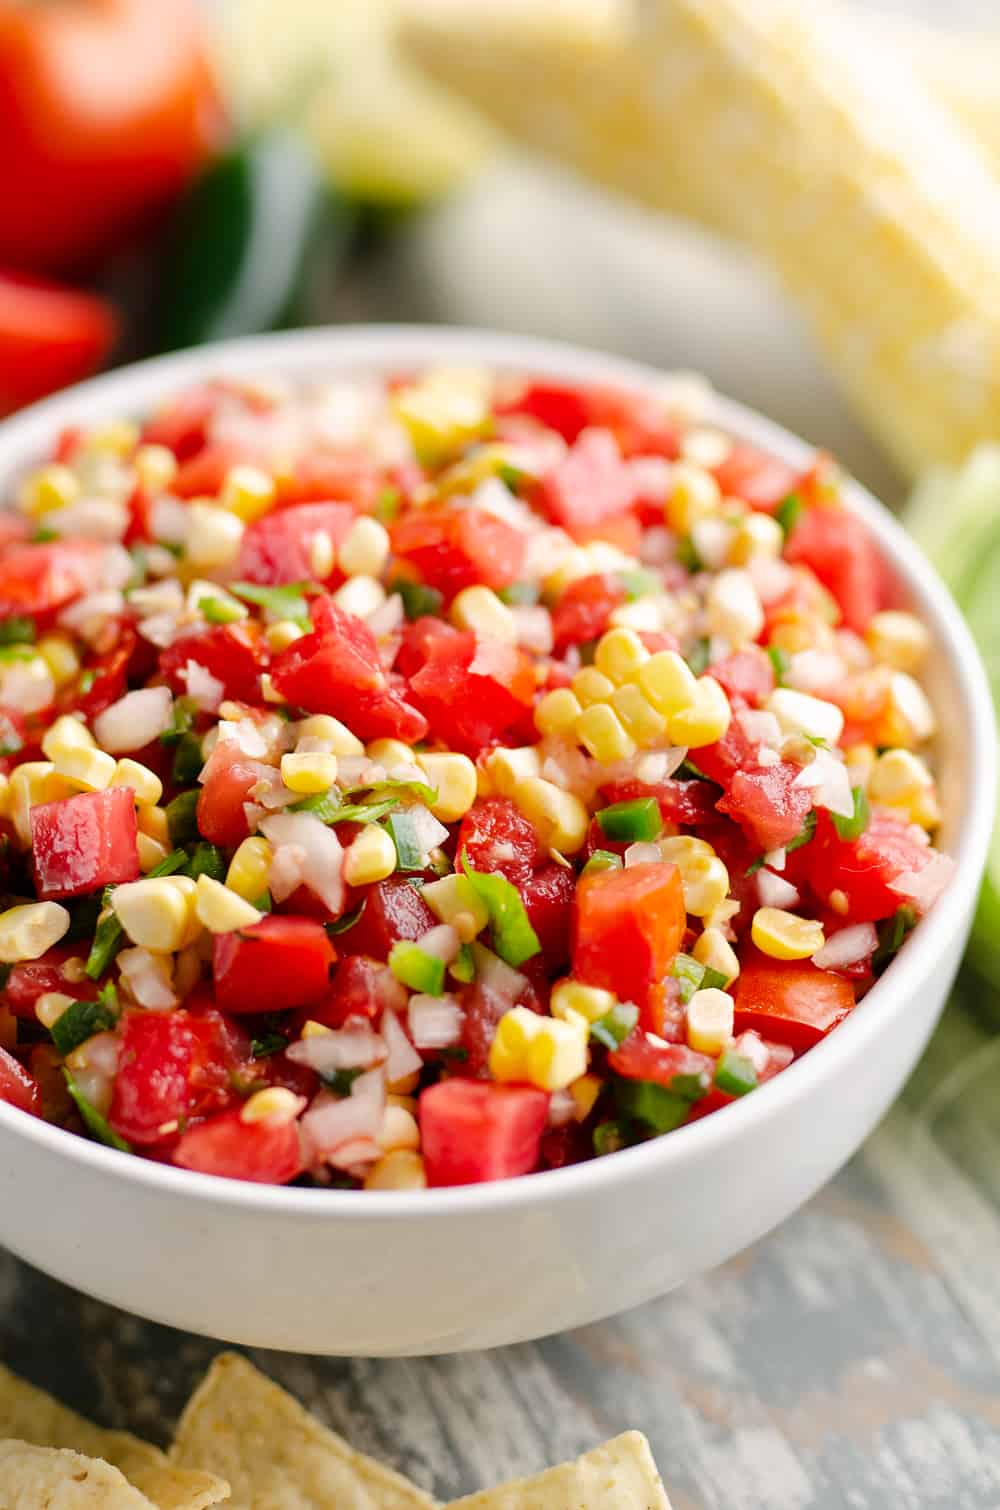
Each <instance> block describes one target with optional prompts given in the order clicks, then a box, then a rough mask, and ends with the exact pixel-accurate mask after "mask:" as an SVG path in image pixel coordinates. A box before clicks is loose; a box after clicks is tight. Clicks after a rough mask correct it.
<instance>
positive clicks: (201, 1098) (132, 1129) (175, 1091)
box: [108, 935, 232, 1144]
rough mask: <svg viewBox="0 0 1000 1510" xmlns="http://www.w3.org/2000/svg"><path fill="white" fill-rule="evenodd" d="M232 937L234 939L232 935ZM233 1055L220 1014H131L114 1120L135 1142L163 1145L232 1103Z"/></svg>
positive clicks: (125, 1020)
mask: <svg viewBox="0 0 1000 1510" xmlns="http://www.w3.org/2000/svg"><path fill="white" fill-rule="evenodd" d="M227 937H228V935H227ZM231 1095H232V1093H231V1091H230V1089H229V1056H228V1049H227V1045H226V1042H225V1039H224V1036H223V1034H222V1032H221V1020H220V1019H219V1017H218V1014H217V1013H216V1014H211V1015H209V1014H205V1015H204V1016H202V1017H195V1016H193V1015H192V1014H191V1013H190V1012H188V1011H185V1010H184V1009H183V1008H178V1009H177V1010H176V1011H173V1012H141V1011H129V1012H126V1013H125V1014H124V1016H123V1018H122V1029H121V1050H120V1053H119V1057H118V1073H117V1074H116V1076H115V1083H114V1091H113V1093H112V1097H111V1109H110V1111H109V1112H108V1121H109V1122H110V1123H111V1126H112V1127H113V1128H114V1130H115V1132H117V1133H119V1134H120V1136H121V1137H123V1138H126V1139H127V1140H128V1141H129V1142H130V1143H140V1144H149V1143H161V1142H163V1141H164V1140H165V1139H169V1138H171V1137H173V1136H174V1134H175V1133H176V1132H177V1131H178V1124H179V1123H180V1122H181V1121H182V1119H186V1118H189V1117H193V1116H196V1115H198V1114H203V1113H205V1112H209V1111H217V1110H219V1109H220V1108H221V1107H223V1106H225V1105H226V1103H227V1102H228V1101H229V1100H230V1099H231Z"/></svg>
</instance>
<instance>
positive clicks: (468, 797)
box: [417, 751, 476, 823]
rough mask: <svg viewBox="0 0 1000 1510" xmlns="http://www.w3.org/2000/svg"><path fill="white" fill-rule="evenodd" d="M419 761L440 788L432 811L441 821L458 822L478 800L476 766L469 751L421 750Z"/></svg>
mask: <svg viewBox="0 0 1000 1510" xmlns="http://www.w3.org/2000/svg"><path fill="white" fill-rule="evenodd" d="M417 764H418V765H419V767H420V769H421V770H422V771H423V773H424V775H425V776H426V777H427V780H428V782H429V783H430V785H431V786H432V787H434V788H435V790H436V791H437V800H436V801H435V802H432V803H431V804H430V809H431V812H432V813H433V814H434V816H435V818H437V819H438V820H439V821H440V822H441V823H457V821H458V819H459V818H464V817H465V814H466V813H467V812H468V811H469V808H470V807H471V806H472V804H473V803H474V802H475V800H476V767H475V765H474V764H473V762H472V761H471V760H470V759H469V757H468V755H458V754H453V753H451V752H450V751H449V752H447V753H444V754H439V755H437V754H433V753H431V754H426V755H425V754H420V755H418V756H417Z"/></svg>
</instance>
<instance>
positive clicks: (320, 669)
mask: <svg viewBox="0 0 1000 1510" xmlns="http://www.w3.org/2000/svg"><path fill="white" fill-rule="evenodd" d="M312 620H313V632H312V633H311V634H306V635H303V636H302V637H301V639H298V640H295V641H293V643H292V644H291V645H289V646H288V648H287V649H286V650H283V651H282V652H281V653H280V655H278V656H276V657H275V659H274V661H273V663H272V666H271V680H272V681H273V683H274V686H275V688H276V689H277V691H278V692H280V693H281V695H282V697H284V698H285V699H286V701H288V702H289V703H291V704H292V705H293V706H294V707H299V708H305V709H307V710H308V711H309V712H310V713H329V714H331V715H332V716H333V717H334V718H340V719H343V720H344V721H345V722H346V723H347V724H349V726H350V728H351V729H353V731H354V732H355V734H357V735H358V736H359V738H361V739H364V740H370V739H381V738H391V739H401V740H404V741H405V742H406V743H408V744H413V743H414V742H415V741H416V740H418V739H423V737H424V735H425V734H426V733H427V720H426V718H425V717H424V715H423V714H422V713H421V712H419V711H418V710H417V708H415V707H413V705H412V704H411V703H410V702H408V701H407V700H406V698H405V697H404V695H403V693H402V692H401V691H400V690H399V689H398V687H397V686H395V685H393V684H392V683H391V682H390V681H389V679H388V678H387V676H386V673H385V672H384V671H383V670H382V665H381V662H380V660H379V654H378V647H377V646H376V643H375V637H374V635H373V634H372V632H371V630H370V629H369V628H368V626H367V625H366V624H365V623H364V622H363V621H362V620H361V619H359V618H358V617H357V616H356V615H355V614H352V613H345V612H344V611H343V609H341V608H338V607H337V605H336V604H335V603H334V602H333V600H332V599H331V598H326V597H320V598H314V599H313V603H312ZM401 685H402V686H403V687H404V688H405V683H402V682H401Z"/></svg>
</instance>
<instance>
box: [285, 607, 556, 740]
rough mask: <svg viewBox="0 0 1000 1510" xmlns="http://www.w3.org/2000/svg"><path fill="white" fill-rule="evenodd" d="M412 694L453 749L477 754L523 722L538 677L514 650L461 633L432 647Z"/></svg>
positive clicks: (430, 721)
mask: <svg viewBox="0 0 1000 1510" xmlns="http://www.w3.org/2000/svg"><path fill="white" fill-rule="evenodd" d="M292 648H293V649H294V646H293V647H292ZM410 691H411V693H412V694H413V697H414V700H415V701H416V702H417V704H418V706H419V707H420V709H421V710H422V712H423V713H424V715H425V717H426V718H427V721H428V723H429V724H430V726H431V728H432V729H433V731H434V733H435V734H436V735H437V736H438V738H439V739H440V740H441V741H442V742H443V743H444V744H445V745H447V746H448V748H449V749H452V750H464V751H465V752H466V753H467V754H470V755H478V753H479V751H480V750H482V749H485V748H487V747H488V746H489V745H493V744H496V743H497V741H498V740H501V739H503V737H504V735H505V734H507V732H508V731H509V730H511V729H513V728H514V727H515V726H516V725H517V723H518V722H519V721H520V720H521V719H523V718H524V716H525V713H526V711H527V709H529V708H530V707H531V703H532V699H533V697H534V692H535V673H534V669H533V667H532V664H531V662H530V661H529V659H528V657H527V656H526V655H524V653H523V652H522V651H520V650H518V649H517V648H516V647H515V646H513V645H507V644H504V643H502V642H501V641H500V640H488V639H479V638H477V636H476V635H474V634H457V635H455V636H454V638H453V639H447V640H446V639H441V640H438V641H437V642H436V643H435V644H434V645H432V646H431V653H430V656H429V657H428V660H427V663H426V665H425V666H423V667H422V669H421V670H420V671H418V672H417V674H416V676H415V677H414V678H413V680H412V681H411V682H410Z"/></svg>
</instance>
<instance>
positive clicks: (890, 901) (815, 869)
mask: <svg viewBox="0 0 1000 1510" xmlns="http://www.w3.org/2000/svg"><path fill="white" fill-rule="evenodd" d="M919 834H920V830H919V829H918V830H916V831H915V830H914V828H913V826H912V825H911V824H909V823H907V821H906V819H905V818H902V817H900V816H899V815H898V814H896V813H893V812H890V811H889V810H888V809H886V808H875V809H874V810H873V812H872V815H871V818H870V820H869V823H868V827H867V828H866V829H865V831H864V833H863V834H862V835H861V836H860V838H858V839H841V838H840V837H839V836H838V834H837V831H836V829H835V827H834V825H833V820H832V819H831V818H830V816H829V814H828V813H825V812H821V813H820V814H819V820H818V822H817V824H816V837H815V838H814V839H813V841H812V843H811V844H810V845H809V846H808V853H807V861H808V877H809V883H810V885H811V886H812V889H813V891H814V892H815V893H816V896H817V897H818V898H819V900H820V902H821V903H823V904H824V905H826V904H827V903H828V901H829V898H830V894H831V892H833V891H842V892H843V893H844V895H845V896H846V898H847V916H846V918H845V919H844V921H845V922H848V923H873V922H878V920H879V919H881V918H888V917H891V916H892V914H893V913H894V912H896V911H897V910H898V908H899V907H901V906H902V905H903V902H904V898H903V897H901V896H900V895H899V893H898V892H896V891H893V890H892V882H893V881H894V880H895V879H896V877H897V876H900V875H902V874H903V873H904V872H906V871H921V870H923V868H924V866H925V865H927V864H928V863H929V862H930V860H931V857H932V856H933V853H934V851H933V850H932V849H931V848H930V846H929V845H928V844H927V843H926V842H922V841H921V839H920V838H919V837H918V835H919Z"/></svg>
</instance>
